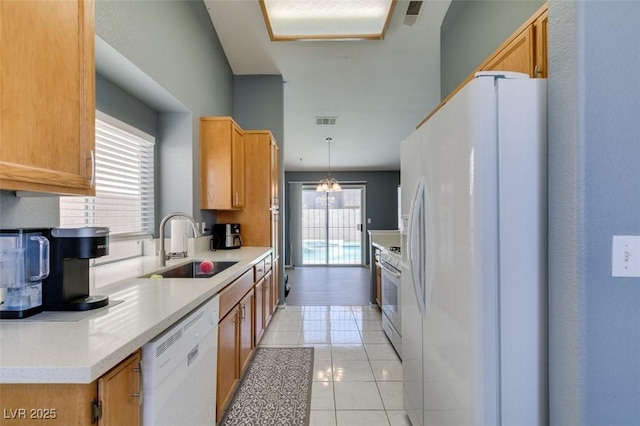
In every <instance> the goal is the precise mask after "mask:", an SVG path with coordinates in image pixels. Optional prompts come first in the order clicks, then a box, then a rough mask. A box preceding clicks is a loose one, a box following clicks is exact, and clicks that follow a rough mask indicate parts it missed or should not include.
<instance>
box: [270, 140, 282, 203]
mask: <svg viewBox="0 0 640 426" xmlns="http://www.w3.org/2000/svg"><path fill="white" fill-rule="evenodd" d="M270 139H271V207H273V208H278V205H279V203H280V183H279V182H280V151H279V149H278V144H277V143H276V140H275V139H274V138H273V135H271V136H270Z"/></svg>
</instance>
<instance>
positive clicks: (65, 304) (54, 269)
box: [43, 227, 109, 311]
mask: <svg viewBox="0 0 640 426" xmlns="http://www.w3.org/2000/svg"><path fill="white" fill-rule="evenodd" d="M43 234H44V235H46V237H47V238H48V240H49V244H50V249H51V253H50V260H51V261H50V271H49V277H48V278H47V279H46V280H44V282H43V284H44V285H43V303H44V310H45V311H87V310H90V309H96V308H100V307H102V306H106V305H107V304H108V303H109V298H108V297H107V296H96V295H92V296H89V259H95V258H98V257H102V256H105V255H107V254H109V228H105V227H84V228H51V229H45V230H43Z"/></svg>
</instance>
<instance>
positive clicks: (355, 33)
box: [260, 0, 396, 41]
mask: <svg viewBox="0 0 640 426" xmlns="http://www.w3.org/2000/svg"><path fill="white" fill-rule="evenodd" d="M395 5H396V0H348V1H347V0H260V7H261V9H262V14H263V15H264V19H265V22H266V24H267V30H268V31H269V36H270V37H271V40H274V41H281V40H336V39H341V40H345V39H382V38H383V37H384V33H385V31H386V29H387V27H388V25H389V22H390V20H391V14H392V13H393V9H394V7H395Z"/></svg>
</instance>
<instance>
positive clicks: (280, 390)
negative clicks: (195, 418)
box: [219, 348, 313, 426]
mask: <svg viewBox="0 0 640 426" xmlns="http://www.w3.org/2000/svg"><path fill="white" fill-rule="evenodd" d="M312 376H313V348H258V349H256V353H255V355H254V357H253V360H252V361H251V364H250V365H249V367H248V368H247V371H246V373H245V375H244V377H243V378H242V382H241V383H240V385H239V386H238V389H237V391H236V394H235V395H234V397H233V400H232V401H231V404H230V405H229V408H228V410H227V412H226V413H225V415H224V417H223V418H222V420H221V421H220V423H219V424H220V425H221V426H236V425H245V426H249V425H255V426H258V425H259V426H272V425H273V426H275V425H282V426H308V425H309V412H310V409H311V383H312V379H313V377H312Z"/></svg>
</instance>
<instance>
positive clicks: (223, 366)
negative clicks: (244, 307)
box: [216, 308, 240, 420]
mask: <svg viewBox="0 0 640 426" xmlns="http://www.w3.org/2000/svg"><path fill="white" fill-rule="evenodd" d="M238 312H239V311H238V309H237V308H235V309H232V310H231V312H229V313H228V314H227V316H226V317H224V318H223V319H222V320H221V321H220V322H219V323H218V379H217V380H218V383H217V390H216V392H217V393H216V395H217V401H216V405H217V411H216V412H217V417H218V418H217V419H216V420H220V418H221V417H222V415H223V408H224V407H225V405H226V404H227V401H228V400H229V398H230V396H231V391H232V390H233V389H234V388H235V385H236V382H237V381H238V379H239V378H240V369H239V366H238V331H237V329H238V318H239V315H238Z"/></svg>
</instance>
